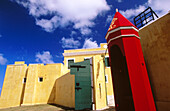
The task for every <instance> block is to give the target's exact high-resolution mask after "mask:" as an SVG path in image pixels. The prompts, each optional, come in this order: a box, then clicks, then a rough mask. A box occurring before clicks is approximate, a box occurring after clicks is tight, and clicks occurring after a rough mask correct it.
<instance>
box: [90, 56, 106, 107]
mask: <svg viewBox="0 0 170 111" xmlns="http://www.w3.org/2000/svg"><path fill="white" fill-rule="evenodd" d="M93 74H94V93H95V94H94V96H95V97H94V98H95V105H96V110H100V109H103V108H106V107H107V104H106V87H105V75H104V64H103V58H102V57H101V55H97V56H94V57H93Z"/></svg>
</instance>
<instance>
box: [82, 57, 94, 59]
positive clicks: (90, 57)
mask: <svg viewBox="0 0 170 111" xmlns="http://www.w3.org/2000/svg"><path fill="white" fill-rule="evenodd" d="M91 58H92V57H84V59H91Z"/></svg>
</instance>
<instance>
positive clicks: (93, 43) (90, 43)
mask: <svg viewBox="0 0 170 111" xmlns="http://www.w3.org/2000/svg"><path fill="white" fill-rule="evenodd" d="M97 47H98V44H97V42H96V41H93V39H92V38H89V39H85V41H84V45H83V49H87V48H97Z"/></svg>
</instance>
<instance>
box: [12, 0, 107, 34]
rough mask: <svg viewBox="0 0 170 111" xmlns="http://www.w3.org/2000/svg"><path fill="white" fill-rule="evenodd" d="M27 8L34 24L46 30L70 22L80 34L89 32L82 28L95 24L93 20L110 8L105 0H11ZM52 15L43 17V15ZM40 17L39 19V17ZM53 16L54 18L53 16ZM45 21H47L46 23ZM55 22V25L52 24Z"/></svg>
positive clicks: (63, 25)
mask: <svg viewBox="0 0 170 111" xmlns="http://www.w3.org/2000/svg"><path fill="white" fill-rule="evenodd" d="M13 1H16V2H17V3H18V4H20V5H22V6H24V7H25V8H27V9H28V10H29V14H30V15H32V16H34V17H35V19H36V24H37V25H39V26H41V27H42V28H43V29H44V30H46V31H48V32H49V31H54V29H56V28H58V27H59V26H62V27H65V26H68V25H69V24H70V23H71V24H73V25H74V26H73V27H74V28H75V29H79V30H80V31H81V32H82V34H89V32H90V31H88V32H85V33H84V31H82V30H83V29H86V30H87V29H89V30H90V28H91V27H93V26H94V25H95V24H94V23H93V20H94V19H95V18H96V17H97V16H98V15H100V14H101V13H102V12H104V11H108V10H110V7H109V5H108V4H107V2H106V0H24V1H22V0H13ZM47 15H50V16H53V17H52V19H45V18H43V17H44V16H47ZM40 17H41V18H42V19H39V18H40ZM54 17H55V18H54ZM46 22H47V23H46ZM54 24H55V26H54Z"/></svg>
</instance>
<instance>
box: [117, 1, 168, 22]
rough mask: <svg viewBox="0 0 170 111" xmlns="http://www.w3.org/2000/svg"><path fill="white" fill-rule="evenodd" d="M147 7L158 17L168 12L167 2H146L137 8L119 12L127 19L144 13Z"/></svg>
mask: <svg viewBox="0 0 170 111" xmlns="http://www.w3.org/2000/svg"><path fill="white" fill-rule="evenodd" d="M148 6H150V7H151V8H152V9H153V11H155V12H156V14H157V15H158V16H159V17H160V16H162V15H163V14H166V13H168V11H169V10H170V8H169V6H170V2H169V0H148V1H147V2H146V3H145V4H143V5H140V6H138V7H137V8H134V9H127V10H125V11H122V10H121V11H120V13H122V14H123V15H124V16H125V17H126V18H128V19H129V18H132V17H134V16H136V15H138V14H139V13H141V12H142V11H144V10H145V9H146V8H147V7H148Z"/></svg>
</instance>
